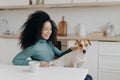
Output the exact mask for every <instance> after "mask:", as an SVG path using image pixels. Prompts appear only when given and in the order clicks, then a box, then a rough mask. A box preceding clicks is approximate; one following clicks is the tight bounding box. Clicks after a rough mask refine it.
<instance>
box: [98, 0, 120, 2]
mask: <svg viewBox="0 0 120 80" xmlns="http://www.w3.org/2000/svg"><path fill="white" fill-rule="evenodd" d="M97 2H120V0H97Z"/></svg>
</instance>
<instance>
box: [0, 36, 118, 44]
mask: <svg viewBox="0 0 120 80" xmlns="http://www.w3.org/2000/svg"><path fill="white" fill-rule="evenodd" d="M0 38H8V39H18V38H19V35H5V34H4V35H0ZM57 38H58V40H76V39H89V40H91V41H115V42H120V37H80V36H76V35H69V36H58V37H57Z"/></svg>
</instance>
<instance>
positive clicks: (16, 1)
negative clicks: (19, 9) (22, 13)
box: [0, 0, 29, 6]
mask: <svg viewBox="0 0 120 80" xmlns="http://www.w3.org/2000/svg"><path fill="white" fill-rule="evenodd" d="M28 4H29V0H10V1H8V0H0V6H16V5H28Z"/></svg>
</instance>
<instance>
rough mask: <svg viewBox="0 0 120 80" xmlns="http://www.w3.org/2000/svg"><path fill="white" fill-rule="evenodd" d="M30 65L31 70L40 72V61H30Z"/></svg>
mask: <svg viewBox="0 0 120 80" xmlns="http://www.w3.org/2000/svg"><path fill="white" fill-rule="evenodd" d="M29 67H30V71H31V72H38V71H39V68H40V63H39V62H37V61H31V62H29Z"/></svg>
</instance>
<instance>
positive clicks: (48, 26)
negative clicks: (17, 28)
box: [41, 21, 52, 40]
mask: <svg viewBox="0 0 120 80" xmlns="http://www.w3.org/2000/svg"><path fill="white" fill-rule="evenodd" d="M51 33H52V26H51V23H50V22H49V21H47V22H45V23H44V26H43V29H42V34H41V36H42V38H44V39H45V40H48V39H49V37H50V35H51Z"/></svg>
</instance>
